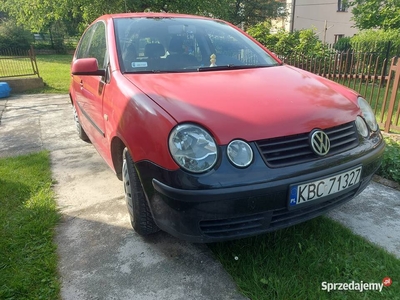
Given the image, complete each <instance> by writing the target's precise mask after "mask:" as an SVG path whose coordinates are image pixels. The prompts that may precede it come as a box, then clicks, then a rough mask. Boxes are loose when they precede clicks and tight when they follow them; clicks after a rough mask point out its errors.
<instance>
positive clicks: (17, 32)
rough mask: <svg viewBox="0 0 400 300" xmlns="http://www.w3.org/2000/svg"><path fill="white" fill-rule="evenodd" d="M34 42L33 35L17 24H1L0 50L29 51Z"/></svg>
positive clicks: (11, 22)
mask: <svg viewBox="0 0 400 300" xmlns="http://www.w3.org/2000/svg"><path fill="white" fill-rule="evenodd" d="M32 41H33V36H32V34H31V33H30V32H29V31H27V30H25V29H24V28H22V27H21V26H18V25H17V24H16V23H15V22H13V21H6V22H0V49H7V48H19V49H29V47H30V43H31V42H32Z"/></svg>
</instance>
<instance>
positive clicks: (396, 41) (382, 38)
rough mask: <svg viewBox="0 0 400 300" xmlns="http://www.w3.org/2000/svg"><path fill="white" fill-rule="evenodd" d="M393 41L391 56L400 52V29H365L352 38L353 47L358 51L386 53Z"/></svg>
mask: <svg viewBox="0 0 400 300" xmlns="http://www.w3.org/2000/svg"><path fill="white" fill-rule="evenodd" d="M389 42H391V51H390V53H389V57H393V56H396V55H399V54H400V51H399V50H400V29H389V30H383V29H379V30H374V29H368V30H363V31H361V32H360V33H359V34H357V35H355V36H353V37H352V38H351V39H350V44H351V47H352V48H353V49H354V50H356V51H358V52H376V53H384V54H386V51H387V47H388V43H389Z"/></svg>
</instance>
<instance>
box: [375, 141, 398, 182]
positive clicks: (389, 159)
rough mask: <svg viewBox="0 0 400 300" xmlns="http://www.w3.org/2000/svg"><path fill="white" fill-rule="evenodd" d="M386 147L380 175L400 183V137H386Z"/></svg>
mask: <svg viewBox="0 0 400 300" xmlns="http://www.w3.org/2000/svg"><path fill="white" fill-rule="evenodd" d="M385 142H386V149H385V155H384V156H383V161H382V166H381V168H380V169H379V171H378V175H380V176H382V177H384V178H386V179H389V180H393V181H395V182H397V183H399V184H400V139H397V140H396V139H392V138H390V137H385Z"/></svg>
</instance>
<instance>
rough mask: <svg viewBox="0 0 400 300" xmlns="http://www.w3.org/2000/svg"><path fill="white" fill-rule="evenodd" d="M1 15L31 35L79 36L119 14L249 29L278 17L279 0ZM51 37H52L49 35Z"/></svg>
mask: <svg viewBox="0 0 400 300" xmlns="http://www.w3.org/2000/svg"><path fill="white" fill-rule="evenodd" d="M3 2H4V8H3V9H4V11H5V12H7V13H8V15H9V16H10V17H12V18H13V19H15V20H16V22H17V23H18V24H20V25H23V26H24V27H25V28H27V29H29V30H31V31H32V32H38V33H44V32H46V33H47V32H49V33H50V35H51V36H52V35H57V36H58V37H63V35H64V34H67V35H70V36H72V35H79V34H81V33H82V32H83V30H84V29H85V28H86V27H87V26H88V25H89V24H90V23H91V22H93V21H94V20H95V19H96V18H97V17H99V16H101V15H103V14H111V13H121V12H143V11H145V10H146V11H147V10H148V11H153V12H176V13H186V14H197V15H203V16H209V17H215V18H220V19H224V20H226V21H229V22H231V23H233V24H235V25H241V24H243V23H244V24H245V26H250V25H253V24H256V23H258V22H262V21H265V20H266V19H271V18H275V17H277V16H282V15H283V14H284V13H285V10H284V9H283V7H282V3H281V1H279V0H191V1H187V0H115V1H109V0H96V1H93V0H58V1H53V0H3ZM53 33H54V34H53Z"/></svg>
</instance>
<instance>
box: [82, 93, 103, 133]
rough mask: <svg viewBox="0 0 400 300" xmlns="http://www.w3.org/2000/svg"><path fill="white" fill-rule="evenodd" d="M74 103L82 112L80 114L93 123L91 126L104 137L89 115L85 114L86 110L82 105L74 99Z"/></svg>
mask: <svg viewBox="0 0 400 300" xmlns="http://www.w3.org/2000/svg"><path fill="white" fill-rule="evenodd" d="M76 104H78V107H79V109H80V111H81V112H82V114H83V115H84V116H85V118H86V119H87V120H88V121H89V122H90V124H92V125H93V127H94V128H95V129H96V130H97V131H98V132H99V133H100V134H101V135H102V136H103V137H105V136H106V135H105V133H104V132H103V131H102V130H101V129H100V128H99V127H98V126H97V125H96V123H95V122H94V121H93V120H92V119H91V118H90V117H89V115H88V114H87V112H86V111H85V110H84V109H83V108H82V106H81V105H80V104H79V102H78V101H76Z"/></svg>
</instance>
